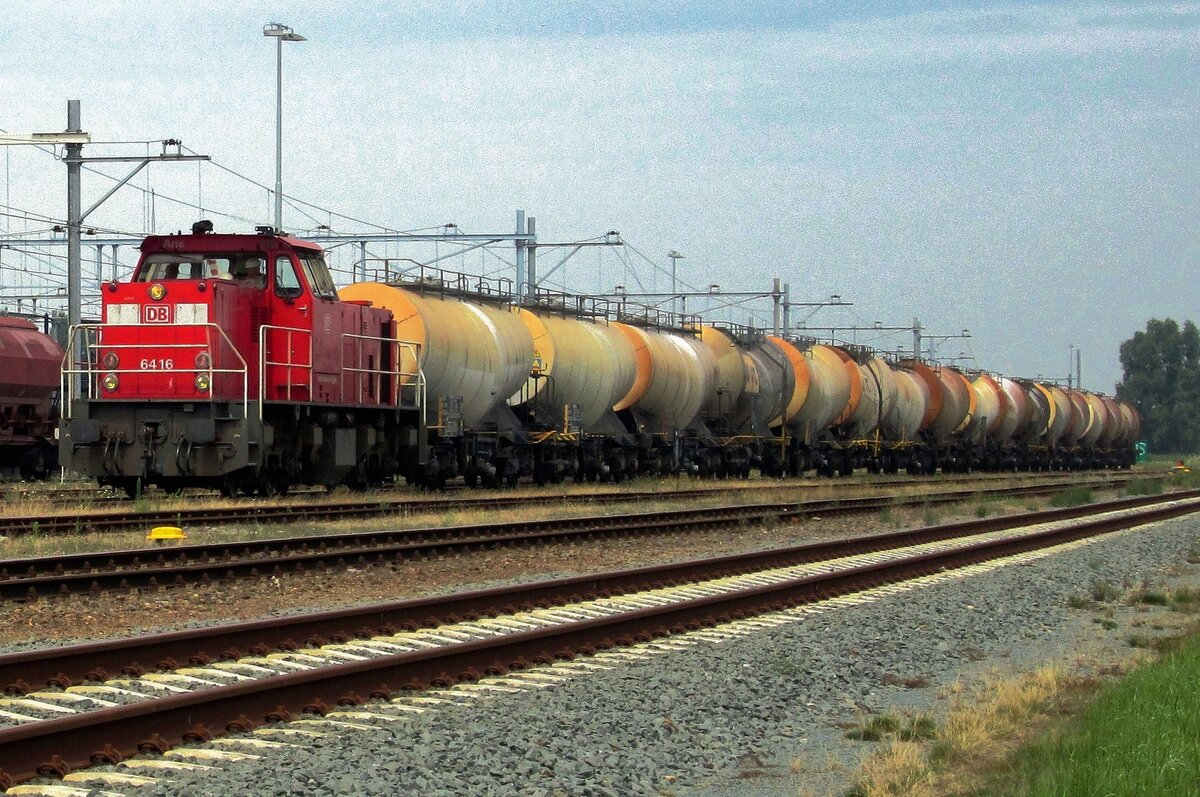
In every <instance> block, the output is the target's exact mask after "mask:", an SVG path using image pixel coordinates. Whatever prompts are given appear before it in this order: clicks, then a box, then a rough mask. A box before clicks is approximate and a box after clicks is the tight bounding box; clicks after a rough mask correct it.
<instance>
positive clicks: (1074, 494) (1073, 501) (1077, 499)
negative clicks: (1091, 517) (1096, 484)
mask: <svg viewBox="0 0 1200 797" xmlns="http://www.w3.org/2000/svg"><path fill="white" fill-rule="evenodd" d="M1095 500H1096V499H1095V497H1094V496H1093V495H1092V490H1091V488H1090V487H1084V486H1083V485H1079V484H1077V485H1074V486H1071V487H1068V488H1066V489H1065V490H1060V491H1059V492H1057V493H1055V494H1054V495H1052V496H1050V500H1049V502H1048V503H1049V504H1050V506H1053V507H1059V508H1063V507H1068V506H1083V505H1084V504H1090V503H1092V502H1093V501H1095Z"/></svg>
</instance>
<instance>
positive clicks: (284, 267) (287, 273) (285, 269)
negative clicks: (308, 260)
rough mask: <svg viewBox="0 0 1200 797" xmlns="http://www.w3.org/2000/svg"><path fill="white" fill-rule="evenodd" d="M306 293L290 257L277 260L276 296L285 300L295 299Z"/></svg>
mask: <svg viewBox="0 0 1200 797" xmlns="http://www.w3.org/2000/svg"><path fill="white" fill-rule="evenodd" d="M302 293H304V289H303V288H302V287H301V286H300V277H299V276H298V275H297V274H296V267H295V266H294V265H292V259H291V258H290V257H286V256H281V257H277V258H275V295H276V296H279V297H281V298H283V299H295V298H297V297H299V296H300V294H302Z"/></svg>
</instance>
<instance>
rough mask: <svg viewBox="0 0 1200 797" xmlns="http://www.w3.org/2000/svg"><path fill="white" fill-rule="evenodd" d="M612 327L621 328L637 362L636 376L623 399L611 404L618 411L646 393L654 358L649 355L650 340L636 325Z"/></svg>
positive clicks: (631, 404)
mask: <svg viewBox="0 0 1200 797" xmlns="http://www.w3.org/2000/svg"><path fill="white" fill-rule="evenodd" d="M612 327H613V329H619V330H621V332H622V334H624V335H625V337H627V338H628V339H629V342H630V343H631V344H633V357H634V360H635V362H636V363H637V376H636V377H635V378H634V380H633V387H631V388H630V389H629V392H628V393H626V394H625V397H624V398H623V399H621V400H620V401H618V402H617V403H616V404H614V405H613V409H614V410H617V411H618V412H620V411H621V410H624V409H628V408H629V407H632V406H633V405H634V404H636V403H637V402H638V399H640V398H641V397H642V396H644V395H645V394H646V389H647V388H649V387H650V380H651V379H653V378H654V358H653V357H651V356H650V341H648V340H647V339H646V333H645V332H643V331H642V330H640V329H638V328H637V327H631V326H629V324H617V323H614V324H613V325H612Z"/></svg>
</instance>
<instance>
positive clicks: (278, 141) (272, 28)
mask: <svg viewBox="0 0 1200 797" xmlns="http://www.w3.org/2000/svg"><path fill="white" fill-rule="evenodd" d="M263 36H266V37H267V38H271V39H274V40H275V229H276V230H277V231H279V230H282V229H283V43H284V42H302V41H307V40H306V39H305V38H304V37H303V36H301V35H300V34H299V33H296V31H294V30H292V29H291V28H290V27H288V26H287V25H281V24H279V23H278V22H270V23H267V24H266V25H264V26H263Z"/></svg>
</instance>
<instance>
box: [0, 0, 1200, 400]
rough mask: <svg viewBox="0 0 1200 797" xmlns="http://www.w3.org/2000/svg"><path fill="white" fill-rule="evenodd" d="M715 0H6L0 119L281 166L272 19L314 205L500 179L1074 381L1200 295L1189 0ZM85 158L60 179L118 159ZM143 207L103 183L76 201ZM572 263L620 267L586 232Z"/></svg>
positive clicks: (204, 196) (404, 211) (15, 126)
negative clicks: (69, 104)
mask: <svg viewBox="0 0 1200 797" xmlns="http://www.w3.org/2000/svg"><path fill="white" fill-rule="evenodd" d="M730 5H733V4H728V3H724V2H706V3H681V2H666V3H664V2H624V3H604V2H593V3H569V2H567V3H564V2H517V1H516V0H510V1H509V2H494V3H484V2H457V3H455V2H444V1H443V2H436V3H435V2H409V3H403V2H398V3H391V4H382V3H381V4H379V6H375V5H370V4H361V3H360V4H324V3H320V4H319V3H277V4H270V3H255V2H246V3H236V4H233V3H204V4H196V3H179V2H173V0H164V1H163V2H157V3H153V4H151V3H132V2H131V3H122V2H111V1H110V2H102V1H98V2H89V3H86V4H85V3H78V2H55V3H49V2H47V3H41V2H21V1H20V0H18V1H17V2H15V3H13V2H10V3H9V4H8V6H7V7H6V24H5V26H4V27H3V29H0V53H3V54H2V55H0V128H3V129H6V130H10V131H34V130H37V131H48V130H58V129H62V128H63V127H64V125H65V121H66V101H67V99H71V98H78V99H80V100H81V101H82V104H83V127H84V129H85V130H87V131H89V132H90V133H91V134H92V135H93V137H94V139H96V140H98V141H115V140H123V141H144V140H150V139H161V138H166V137H178V138H182V139H183V141H184V143H185V144H186V145H187V146H188V147H189V148H190V149H192V150H194V151H196V152H202V153H205V154H209V155H212V156H213V158H214V161H215V162H216V163H217V164H220V166H221V167H225V168H228V169H230V170H232V171H234V172H237V173H239V174H242V175H246V176H248V177H250V178H253V179H254V180H255V181H257V182H258V183H261V184H262V185H273V184H274V136H275V47H274V43H273V42H270V41H267V40H264V39H263V37H262V32H261V31H262V26H263V25H264V24H265V23H267V22H270V21H279V22H283V23H285V24H288V25H291V26H293V27H294V28H295V29H296V30H297V31H298V32H300V33H302V34H304V35H305V36H306V37H307V38H308V41H307V42H303V43H296V44H286V45H285V47H284V90H285V97H284V118H285V124H286V129H285V132H284V158H285V178H284V187H285V191H286V192H287V193H288V194H289V195H291V196H295V197H298V198H300V199H302V200H305V201H307V202H310V203H313V204H314V205H317V206H319V207H322V208H329V209H332V210H334V211H337V212H339V213H344V214H348V215H350V216H353V217H356V218H358V219H362V220H365V221H369V222H372V223H375V224H380V225H387V226H390V227H394V228H397V229H415V228H424V227H432V226H436V225H439V224H442V223H444V222H447V221H454V222H456V223H457V224H459V225H460V226H461V228H462V229H464V230H467V231H469V232H485V231H488V232H495V231H508V230H510V229H511V228H512V226H513V223H514V221H513V215H514V210H515V209H517V208H524V209H525V210H527V211H528V212H529V213H530V214H532V215H535V216H537V218H538V232H539V236H540V237H541V238H542V239H543V240H556V241H558V240H571V239H581V238H590V237H593V236H595V235H597V234H600V233H603V232H604V231H606V230H610V229H616V230H620V231H621V232H622V234H623V236H624V238H625V239H626V240H627V241H629V242H630V243H631V244H633V245H634V246H635V247H637V249H638V250H640V251H641V252H644V253H645V254H646V255H647V256H649V257H650V258H652V259H654V260H655V261H657V262H658V263H660V264H664V265H665V264H667V263H668V261H667V259H666V257H665V253H666V252H667V251H668V250H669V249H672V248H674V249H678V250H679V251H681V252H683V253H684V255H685V259H684V260H682V261H680V264H679V265H680V274H681V276H682V277H683V278H685V279H686V280H687V282H688V283H689V284H691V285H694V286H707V285H709V284H710V283H720V284H721V285H722V286H724V287H727V288H738V289H744V290H759V289H766V288H767V287H769V285H770V280H771V278H773V277H782V278H783V279H784V280H785V281H787V282H788V283H790V285H791V289H792V297H793V299H795V300H806V299H807V300H814V299H821V298H824V297H827V296H829V295H830V294H832V293H838V294H840V295H842V296H843V297H845V298H846V299H847V300H850V301H853V302H854V303H855V306H854V307H853V308H848V309H841V310H833V311H830V310H826V311H822V312H821V313H820V314H818V315H817V316H815V318H814V322H813V323H814V324H815V323H827V324H835V323H836V324H849V325H854V324H870V323H871V322H872V321H874V320H881V321H883V322H884V324H887V325H905V324H910V323H911V321H912V318H913V317H914V316H919V317H920V318H921V320H922V322H923V323H924V324H925V325H926V326H927V328H928V330H929V331H930V332H931V333H939V334H944V333H951V332H955V331H958V330H960V329H962V328H964V327H969V328H970V330H971V333H972V338H971V340H970V341H969V342H968V343H969V347H968V345H964V342H963V341H960V340H949V341H946V342H944V343H943V344H942V345H941V346H940V348H939V352H940V353H941V354H943V355H953V354H957V353H958V352H959V351H960V350H962V349H968V348H969V350H970V351H973V352H974V354H975V355H976V357H977V358H978V365H980V366H982V367H986V368H989V369H993V370H997V371H1001V372H1004V373H1008V374H1015V375H1029V376H1033V375H1037V374H1046V375H1055V376H1063V375H1065V372H1066V368H1067V359H1068V346H1069V345H1070V344H1075V345H1076V346H1078V347H1080V348H1082V350H1083V377H1084V386H1085V387H1088V388H1091V389H1100V390H1112V388H1113V384H1114V382H1115V381H1116V380H1117V379H1118V378H1119V377H1120V367H1119V363H1118V360H1117V347H1118V345H1119V343H1120V342H1121V341H1122V340H1124V339H1125V338H1127V337H1129V336H1130V335H1131V334H1132V333H1133V332H1135V331H1136V330H1138V329H1141V328H1143V327H1144V325H1145V322H1146V321H1147V319H1149V318H1151V317H1165V316H1171V317H1174V318H1176V319H1180V320H1182V319H1184V318H1192V319H1194V320H1195V319H1197V317H1198V316H1200V313H1195V312H1193V308H1194V307H1195V306H1196V303H1197V302H1196V300H1197V298H1198V295H1200V290H1198V289H1197V287H1196V280H1195V276H1194V274H1193V271H1194V269H1195V268H1196V265H1197V260H1198V252H1197V249H1198V246H1197V240H1198V236H1197V232H1196V230H1197V223H1196V222H1197V205H1196V202H1195V199H1196V196H1197V189H1198V188H1200V179H1198V178H1200V174H1198V170H1200V159H1198V158H1197V154H1198V151H1197V150H1198V147H1197V145H1198V143H1200V124H1198V120H1200V116H1198V113H1200V112H1198V110H1197V109H1200V91H1198V90H1197V88H1196V85H1195V84H1196V81H1197V80H1200V71H1198V70H1197V66H1198V64H1197V56H1198V54H1200V4H1196V5H1192V4H1186V3H1184V4H1174V5H1168V4H1155V3H1146V4H1105V3H1093V4H1085V5H1080V4H1074V3H1037V4H1013V5H1004V6H998V5H995V4H992V3H973V2H964V3H940V4H933V3H921V4H917V3H907V2H896V3H878V4H861V3H860V4H854V5H855V8H854V9H853V10H848V9H847V8H846V6H847V5H849V4H845V3H793V4H786V3H770V2H742V3H739V4H737V9H736V10H731V9H730V8H728V6H730ZM393 6H394V7H393ZM139 148H140V149H139ZM151 149H152V151H157V145H153V146H152V147H151ZM133 150H134V151H144V150H145V146H144V145H136V146H134V147H133ZM110 151H112V149H111V148H107V149H106V148H102V147H100V146H91V147H89V148H86V149H85V153H86V154H93V155H96V154H105V153H107V152H110ZM5 167H6V180H5V187H6V191H7V196H8V197H9V202H10V203H11V205H13V206H15V207H17V208H22V209H28V210H33V211H36V212H39V213H43V214H46V215H49V216H54V217H61V216H62V215H64V208H65V193H64V186H65V171H66V170H65V169H64V168H63V167H62V165H61V164H58V163H55V162H54V161H53V160H52V158H51V157H50V156H49V155H46V154H44V153H38V152H34V151H31V150H29V149H27V148H20V149H16V148H12V149H11V150H10V151H9V153H8V155H7V158H6V160H5ZM106 170H107V171H108V172H109V173H111V174H121V175H123V174H124V172H125V171H126V167H111V166H110V167H107V169H106ZM150 174H151V178H150V183H149V185H151V186H153V187H154V188H155V190H156V192H158V193H159V194H160V199H159V201H158V202H157V203H156V218H157V222H158V227H159V229H160V230H162V229H166V228H168V227H169V228H171V229H175V228H179V227H184V226H186V225H188V224H190V223H191V221H192V220H194V219H195V218H196V217H197V213H198V211H196V210H195V209H193V208H189V207H185V206H175V205H172V204H171V203H170V201H169V199H168V198H169V197H172V196H173V197H178V198H180V199H183V200H186V201H188V202H191V203H202V204H204V205H205V206H206V207H209V208H218V209H220V210H222V211H224V212H226V213H231V214H233V215H234V216H236V217H237V219H223V218H221V217H219V216H217V217H215V218H216V219H217V224H218V227H219V228H222V229H235V228H240V229H247V230H248V229H249V228H250V227H251V226H252V225H253V224H256V223H257V224H262V223H269V222H270V220H271V217H272V209H271V208H272V205H271V202H270V199H269V196H268V195H267V193H266V192H265V191H264V190H263V189H261V188H257V187H254V186H252V185H250V184H248V183H246V182H244V181H241V180H238V179H235V178H233V177H232V176H230V175H229V174H228V173H227V172H224V171H222V170H221V169H220V168H218V167H217V166H212V165H210V166H206V167H202V168H201V167H197V166H195V165H187V166H183V165H169V166H166V165H164V166H154V167H152V168H151V170H150ZM84 183H85V198H84V207H87V206H89V205H91V204H92V202H94V201H95V200H96V199H98V198H99V197H100V195H101V194H102V193H103V191H105V190H107V189H108V187H109V186H110V185H111V183H110V182H107V181H105V180H104V179H103V178H100V177H98V176H95V175H89V176H87V177H85V180H84ZM134 184H135V185H140V186H141V187H143V188H144V187H146V186H147V182H146V179H145V177H144V176H139V177H138V178H136V179H135V180H134ZM145 218H146V210H145V202H144V200H143V197H142V195H141V194H140V193H138V192H136V191H135V190H133V189H125V190H123V191H122V192H120V193H118V195H117V196H116V197H114V198H113V199H112V200H110V201H109V202H108V203H106V204H105V205H104V206H102V207H101V208H100V209H99V210H97V211H96V213H95V214H94V215H93V217H92V218H90V219H89V222H90V223H92V224H95V225H97V226H103V227H105V228H112V229H117V230H121V231H126V232H139V231H142V230H144V229H145ZM286 218H287V219H288V226H289V228H291V229H304V228H311V227H315V226H316V224H317V223H324V222H328V221H330V219H328V218H322V217H321V214H317V213H314V214H313V217H312V218H305V217H302V216H300V215H299V214H298V213H294V212H293V211H291V210H289V211H288V214H287V215H286ZM332 221H333V226H334V227H335V229H337V230H338V231H339V232H353V231H356V230H361V229H363V227H362V226H361V225H355V224H353V223H350V222H347V221H344V220H337V219H333V220H332ZM34 226H36V225H33V226H31V227H30V228H31V229H33V227H34ZM2 228H3V223H0V229H2ZM129 256H131V253H126V257H129ZM13 257H14V256H13V255H12V254H5V255H4V263H5V264H9V263H11V262H13V260H12V258H13ZM465 262H467V264H468V265H471V264H475V263H476V262H477V261H474V260H470V261H465ZM492 265H495V263H494V262H493V264H492ZM639 268H641V269H642V277H643V279H646V280H653V282H654V284H655V286H656V287H657V288H658V289H665V288H666V287H668V283H667V282H665V281H664V278H663V277H662V276H661V275H658V276H656V277H653V278H651V277H648V276H647V274H648V273H649V270H648V267H647V266H646V264H645V263H644V261H643V262H642V263H641V265H640V266H639ZM567 280H568V282H569V283H571V284H572V285H574V286H575V287H577V288H578V289H581V290H587V291H592V290H595V289H596V288H597V282H600V283H601V284H602V286H603V287H606V288H611V286H612V285H613V284H615V283H617V282H622V281H629V276H628V274H627V273H625V272H624V271H623V267H622V264H621V261H620V259H619V258H618V257H617V255H616V254H614V253H604V254H598V253H596V252H594V251H592V252H587V253H583V254H581V255H579V257H578V258H577V260H575V261H572V263H571V265H570V267H569V268H568V269H567ZM822 319H823V320H824V321H822ZM738 320H741V319H738ZM859 339H860V340H864V341H865V340H869V339H870V337H869V336H865V337H864V336H860V338H859ZM910 344H911V335H903V334H900V335H897V336H894V337H892V338H889V339H885V340H882V341H880V345H883V346H885V347H887V348H895V347H896V346H898V345H910Z"/></svg>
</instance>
